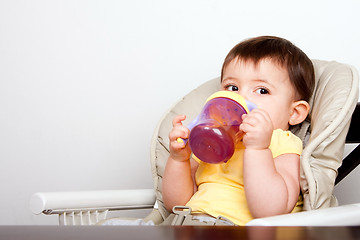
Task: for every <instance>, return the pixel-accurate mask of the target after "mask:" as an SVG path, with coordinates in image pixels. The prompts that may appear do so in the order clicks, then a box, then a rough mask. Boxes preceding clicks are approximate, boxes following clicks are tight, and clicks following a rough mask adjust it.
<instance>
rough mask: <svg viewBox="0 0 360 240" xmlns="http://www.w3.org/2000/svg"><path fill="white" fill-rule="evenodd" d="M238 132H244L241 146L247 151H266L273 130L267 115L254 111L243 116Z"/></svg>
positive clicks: (260, 110)
mask: <svg viewBox="0 0 360 240" xmlns="http://www.w3.org/2000/svg"><path fill="white" fill-rule="evenodd" d="M242 117H243V122H242V123H241V124H240V131H242V132H244V135H243V144H244V146H245V148H247V149H257V150H261V149H267V148H269V146H270V141H271V136H272V133H273V130H274V127H273V123H272V121H271V119H270V116H269V114H268V113H267V112H266V111H264V110H262V109H254V110H252V111H251V112H250V113H248V114H244V115H243V116H242Z"/></svg>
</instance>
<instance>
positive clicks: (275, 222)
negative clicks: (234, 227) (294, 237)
mask: <svg viewBox="0 0 360 240" xmlns="http://www.w3.org/2000/svg"><path fill="white" fill-rule="evenodd" d="M354 225H357V226H358V225H360V203H357V204H349V205H343V206H339V207H332V208H326V209H319V210H312V211H304V212H298V213H290V214H284V215H279V216H273V217H266V218H257V219H254V220H252V221H250V222H248V223H247V224H246V226H354Z"/></svg>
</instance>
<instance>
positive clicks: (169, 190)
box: [162, 115, 198, 211]
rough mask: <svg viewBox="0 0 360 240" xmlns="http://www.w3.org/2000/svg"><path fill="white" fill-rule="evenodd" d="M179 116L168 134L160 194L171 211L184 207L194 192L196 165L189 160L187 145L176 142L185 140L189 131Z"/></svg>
mask: <svg viewBox="0 0 360 240" xmlns="http://www.w3.org/2000/svg"><path fill="white" fill-rule="evenodd" d="M185 118H186V117H185V116H184V115H180V116H177V117H175V118H174V120H173V129H172V130H171V132H170V134H169V140H170V156H169V159H168V161H167V163H166V167H165V172H164V176H163V184H162V194H163V200H164V204H165V207H166V208H167V209H168V210H169V211H171V210H172V207H173V206H175V205H185V204H186V203H187V202H188V201H189V200H190V198H191V197H192V195H193V194H194V192H195V190H196V189H195V180H194V176H195V171H196V169H197V166H198V163H197V162H196V161H195V160H194V159H190V154H191V150H190V147H189V145H188V144H187V145H185V144H184V143H183V142H178V141H177V139H178V138H183V139H187V138H188V137H189V129H187V128H186V127H185V126H183V125H182V123H181V121H183V120H185Z"/></svg>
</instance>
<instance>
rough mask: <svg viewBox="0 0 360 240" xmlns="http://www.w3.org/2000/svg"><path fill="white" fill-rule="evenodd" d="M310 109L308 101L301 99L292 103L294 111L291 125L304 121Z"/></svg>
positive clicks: (290, 120) (291, 116)
mask: <svg viewBox="0 0 360 240" xmlns="http://www.w3.org/2000/svg"><path fill="white" fill-rule="evenodd" d="M309 111H310V105H309V103H308V102H306V101H303V100H300V101H296V102H294V103H293V104H292V112H291V115H290V119H289V124H290V125H296V124H299V123H302V122H303V121H304V120H305V119H306V117H307V115H308V113H309Z"/></svg>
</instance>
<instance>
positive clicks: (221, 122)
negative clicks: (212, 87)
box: [188, 91, 256, 163]
mask: <svg viewBox="0 0 360 240" xmlns="http://www.w3.org/2000/svg"><path fill="white" fill-rule="evenodd" d="M255 107H256V106H255V105H254V104H253V103H250V102H248V101H246V100H245V99H244V98H243V97H241V96H240V95H239V94H237V93H235V92H230V91H219V92H216V93H214V94H213V95H211V96H210V97H209V98H208V99H207V100H206V103H205V106H204V107H203V109H202V111H201V113H200V114H199V115H198V116H197V117H196V118H195V120H193V121H192V122H191V123H190V124H189V126H188V128H189V130H190V135H189V139H188V141H189V144H190V148H191V151H192V152H193V154H194V155H195V156H196V157H197V158H199V159H200V160H201V161H204V162H207V163H221V162H227V161H228V160H229V159H230V158H231V157H232V155H233V154H234V151H235V145H236V141H239V140H241V139H239V137H238V136H237V133H238V132H239V125H240V124H241V122H242V118H241V116H242V115H243V114H245V113H248V112H250V111H251V110H252V109H254V108H255Z"/></svg>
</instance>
